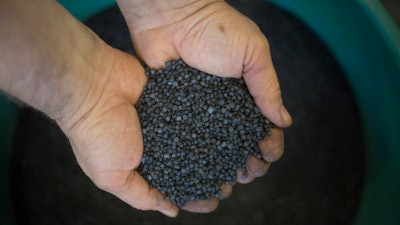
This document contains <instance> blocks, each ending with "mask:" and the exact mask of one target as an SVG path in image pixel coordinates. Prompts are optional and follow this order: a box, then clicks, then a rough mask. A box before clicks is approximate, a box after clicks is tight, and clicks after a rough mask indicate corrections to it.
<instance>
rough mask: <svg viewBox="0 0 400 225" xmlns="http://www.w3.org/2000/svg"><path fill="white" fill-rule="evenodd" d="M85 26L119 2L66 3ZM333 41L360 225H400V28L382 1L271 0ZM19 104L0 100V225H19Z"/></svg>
mask: <svg viewBox="0 0 400 225" xmlns="http://www.w3.org/2000/svg"><path fill="white" fill-rule="evenodd" d="M59 2H60V3H61V4H63V5H64V6H65V7H66V8H67V9H68V10H69V11H70V12H71V13H72V14H73V15H74V16H75V17H76V18H78V19H79V20H82V21H85V20H86V19H88V18H90V17H92V16H93V15H95V14H96V13H99V12H100V11H102V10H104V9H105V8H107V7H110V6H111V5H113V4H115V2H114V1H112V0H98V1H96V4H93V1H89V0H81V1H79V2H78V1H73V0H60V1H59ZM269 2H272V3H274V4H276V5H278V6H280V7H282V8H283V9H285V10H287V11H289V12H291V13H293V14H294V15H296V16H297V17H298V18H299V19H300V20H302V21H303V22H304V23H305V24H307V25H308V26H309V27H310V28H311V29H312V30H313V31H314V32H315V33H316V34H317V35H319V37H320V38H321V39H322V40H323V41H324V42H325V44H326V45H327V46H328V48H329V49H330V50H331V52H332V53H333V54H334V56H335V57H336V59H337V60H338V62H339V63H340V65H341V67H342V68H343V70H344V71H345V73H346V77H347V80H348V82H349V84H350V86H351V88H352V91H353V93H354V96H355V98H356V101H357V104H358V108H359V112H360V117H361V120H362V123H363V127H362V129H363V132H364V140H365V146H366V159H365V160H366V162H365V165H366V170H365V185H364V191H363V194H362V196H363V197H362V201H361V204H360V207H359V209H358V213H357V216H356V218H355V221H354V224H355V225H364V224H377V225H378V224H386V225H392V224H393V225H397V224H400V214H399V213H398V212H399V211H400V191H399V190H400V129H399V128H400V91H399V90H398V89H400V31H399V29H398V27H396V25H395V24H394V22H393V21H392V20H391V19H390V17H389V16H388V14H387V12H386V11H385V10H384V8H383V7H382V5H381V4H380V2H378V1H377V0H350V1H349V0H337V1H312V0H286V1H280V0H269ZM17 116H18V107H17V106H16V105H15V104H13V103H11V102H10V101H8V100H7V99H6V98H5V97H4V96H0V124H1V125H2V127H1V129H0V149H1V150H0V156H1V157H0V167H1V170H0V181H1V185H0V225H3V224H13V223H14V222H15V220H14V217H13V213H12V207H11V202H10V198H9V196H10V195H9V191H10V190H9V186H8V179H9V174H8V172H9V170H8V168H9V160H10V154H11V146H12V138H13V131H14V128H15V124H16V121H17Z"/></svg>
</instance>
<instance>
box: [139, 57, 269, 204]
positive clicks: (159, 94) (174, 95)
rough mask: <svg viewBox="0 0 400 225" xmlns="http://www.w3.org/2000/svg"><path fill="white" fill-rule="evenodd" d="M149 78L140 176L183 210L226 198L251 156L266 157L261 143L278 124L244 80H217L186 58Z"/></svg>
mask: <svg viewBox="0 0 400 225" xmlns="http://www.w3.org/2000/svg"><path fill="white" fill-rule="evenodd" d="M146 75H147V77H148V83H147V85H146V87H145V88H144V90H143V93H142V96H141V97H140V99H139V102H138V103H137V104H136V109H137V111H138V114H139V118H140V121H141V126H142V131H143V142H144V152H143V159H142V161H141V165H140V166H139V168H138V171H139V173H140V174H141V175H142V176H143V177H144V178H145V179H147V181H148V182H149V184H150V186H151V187H154V188H157V189H158V190H160V191H161V193H163V194H164V195H165V196H166V199H168V200H170V201H171V202H173V203H174V204H176V205H177V206H179V207H181V206H183V205H184V204H185V203H186V202H187V201H197V200H205V199H210V198H214V197H215V198H218V197H220V195H221V189H220V187H221V185H222V184H223V183H228V184H232V185H233V184H235V182H236V170H238V169H243V168H245V165H246V159H247V158H248V157H249V156H251V155H254V156H256V157H257V158H261V153H260V151H259V149H258V147H257V142H258V141H260V140H263V139H264V138H265V137H266V136H268V135H270V127H271V126H273V125H272V124H271V123H270V122H269V121H268V120H266V119H265V118H264V117H263V116H262V114H261V113H260V110H258V108H257V107H256V106H255V104H254V101H253V99H252V97H251V95H250V93H249V91H248V90H247V87H246V85H245V83H244V81H243V79H234V78H220V77H216V76H212V75H209V74H206V73H204V72H201V71H198V70H197V69H194V68H192V67H190V66H188V65H186V64H185V62H183V61H182V60H177V61H170V62H167V63H166V66H165V69H156V70H154V69H149V68H147V69H146ZM245 174H246V173H244V174H243V176H246V175H245ZM244 178H245V177H242V179H244Z"/></svg>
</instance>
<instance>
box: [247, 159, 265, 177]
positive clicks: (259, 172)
mask: <svg viewBox="0 0 400 225" xmlns="http://www.w3.org/2000/svg"><path fill="white" fill-rule="evenodd" d="M269 166H270V163H268V162H266V161H264V160H262V159H257V158H256V157H254V156H250V157H249V158H247V160H246V171H247V173H248V174H250V175H251V176H253V177H261V176H264V175H265V174H266V173H267V171H268V169H269Z"/></svg>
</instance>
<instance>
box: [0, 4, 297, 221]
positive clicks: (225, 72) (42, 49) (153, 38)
mask: <svg viewBox="0 0 400 225" xmlns="http://www.w3.org/2000/svg"><path fill="white" fill-rule="evenodd" d="M117 3H118V5H119V6H120V8H121V11H122V12H123V15H124V17H125V19H126V22H127V24H128V26H129V29H130V32H131V37H132V41H133V43H134V46H135V49H136V51H137V52H138V54H139V57H140V58H141V59H142V60H143V61H144V62H146V64H148V65H149V66H151V67H154V68H157V67H163V65H164V62H166V61H168V60H171V59H178V58H182V59H183V60H185V62H187V63H188V64H189V65H191V66H193V67H196V68H198V69H200V70H203V71H206V72H208V73H210V74H213V75H216V76H221V77H237V78H239V77H243V78H244V79H245V81H246V84H247V86H248V88H249V90H250V92H251V94H252V96H253V98H254V100H255V102H256V104H257V106H258V107H259V108H260V109H261V111H262V113H263V114H264V115H265V116H266V117H267V118H268V119H270V120H271V121H272V122H273V123H275V124H276V125H277V126H278V127H277V128H274V129H273V131H272V136H270V137H269V138H267V139H266V140H264V141H261V142H260V143H259V147H260V150H261V152H262V155H263V159H256V158H254V157H251V158H249V159H248V160H247V162H246V169H247V178H246V179H243V177H242V176H241V175H242V174H241V173H242V172H241V171H237V173H238V179H237V181H238V182H239V183H249V182H251V181H252V180H253V179H254V178H256V177H260V176H263V175H264V174H265V173H266V172H267V170H268V168H269V166H270V164H271V162H274V161H276V160H278V159H279V158H280V157H281V155H282V153H283V132H282V129H281V128H284V127H288V126H289V125H290V124H291V117H290V115H289V113H288V112H287V110H286V109H285V107H284V106H283V103H282V98H281V92H280V88H279V82H278V79H277V76H276V73H275V70H274V67H273V64H272V60H271V56H270V53H269V46H268V42H267V39H266V38H265V37H264V35H263V34H262V33H261V32H260V30H259V29H258V27H257V26H256V25H255V24H254V23H253V22H252V21H250V20H249V19H247V18H246V17H244V16H243V15H241V14H240V13H238V12H237V11H235V10H234V9H232V8H231V7H230V6H229V5H227V4H226V3H225V2H223V1H209V0H200V1H189V0H168V1H167V0H153V1H151V0H146V1H145V0H119V1H117ZM0 43H1V45H0V52H2V54H1V56H0V89H1V90H3V91H4V92H6V93H8V94H9V95H11V96H14V97H15V98H17V99H19V100H20V101H22V102H24V103H26V104H28V105H30V106H31V107H33V108H35V109H37V110H40V111H42V112H43V113H45V114H46V115H48V116H49V117H50V118H52V119H53V120H55V121H56V122H57V124H58V125H59V126H60V127H61V129H62V130H63V131H64V133H65V134H66V136H67V137H68V138H69V140H70V143H71V146H72V149H73V151H74V154H75V156H76V159H77V161H78V163H79V165H80V166H81V168H82V170H83V171H84V172H85V174H86V175H87V176H88V177H89V178H90V179H91V180H92V181H93V182H94V183H95V184H96V185H97V186H98V187H99V188H101V189H103V190H105V191H107V192H110V193H111V194H113V195H115V196H117V197H118V198H120V199H121V200H123V201H125V202H126V203H128V204H129V205H131V206H132V207H134V208H137V209H141V210H157V211H159V212H161V213H163V214H165V215H167V216H170V217H174V216H176V215H177V214H178V211H179V209H178V207H176V206H175V205H173V204H172V203H171V202H168V201H165V199H164V197H163V196H162V194H161V193H160V192H159V191H158V190H156V189H154V188H149V186H148V184H147V182H146V181H145V180H144V179H143V177H141V176H140V175H139V174H138V173H137V172H136V170H135V169H136V168H137V166H138V165H139V163H140V160H141V157H142V153H143V141H142V134H141V128H140V121H139V119H138V116H137V112H136V110H135V108H134V107H133V105H134V104H135V103H136V102H137V101H138V98H139V97H140V94H141V92H142V90H143V87H144V85H145V84H146V77H145V75H144V69H143V67H142V66H141V64H140V63H139V61H138V60H137V59H136V58H134V57H133V56H131V55H128V54H126V53H123V52H121V51H119V50H116V49H114V48H112V47H110V46H108V45H107V44H106V43H104V42H103V41H102V40H101V39H100V38H99V37H98V36H97V35H95V34H94V33H93V32H92V31H90V30H89V29H88V28H86V27H85V26H84V25H83V24H82V23H80V22H79V21H77V20H76V19H74V18H73V17H72V16H71V15H70V14H69V13H68V12H67V11H66V10H65V9H64V8H62V7H61V6H60V5H59V4H58V3H57V2H56V1H53V0H41V1H40V2H35V4H31V2H30V1H27V0H3V1H1V2H0ZM222 190H223V196H222V198H224V197H228V196H229V195H230V193H231V192H232V186H230V185H223V186H222ZM218 201H219V199H211V200H206V201H199V202H189V203H187V204H186V205H185V206H184V207H183V209H185V210H188V211H192V212H210V211H212V210H214V209H215V208H216V207H217V205H218Z"/></svg>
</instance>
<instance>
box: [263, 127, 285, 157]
mask: <svg viewBox="0 0 400 225" xmlns="http://www.w3.org/2000/svg"><path fill="white" fill-rule="evenodd" d="M258 147H259V149H260V151H261V154H262V156H263V159H264V160H265V161H267V162H275V161H277V160H278V159H280V158H281V157H282V155H283V152H284V136H283V130H282V129H281V128H271V136H269V137H268V138H266V139H265V140H262V141H260V142H258Z"/></svg>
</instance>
